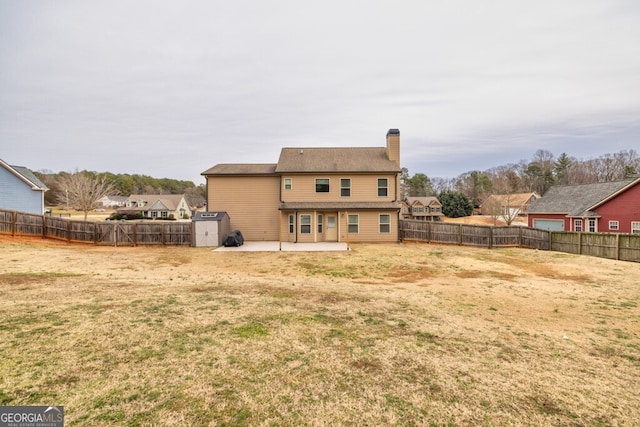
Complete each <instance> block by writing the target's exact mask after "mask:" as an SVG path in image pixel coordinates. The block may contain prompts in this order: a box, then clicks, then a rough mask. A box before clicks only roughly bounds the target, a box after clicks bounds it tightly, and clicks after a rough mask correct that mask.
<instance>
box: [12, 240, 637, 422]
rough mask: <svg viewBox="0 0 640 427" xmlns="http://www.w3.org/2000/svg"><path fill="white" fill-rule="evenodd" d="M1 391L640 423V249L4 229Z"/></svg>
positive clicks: (95, 403) (109, 408) (219, 405)
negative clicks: (255, 247) (246, 248)
mask: <svg viewBox="0 0 640 427" xmlns="http://www.w3.org/2000/svg"><path fill="white" fill-rule="evenodd" d="M0 267H1V269H0V295H1V298H0V354H2V358H1V359H0V375H1V377H2V382H1V383H0V405H36V404H38V405H50V404H55V405H64V406H65V418H66V421H67V425H69V426H81V425H82V426H84V425H88V426H112V425H130V426H137V425H140V426H144V425H158V426H207V425H211V426H223V425H226V426H232V425H234V426H244V425H251V426H256V425H257V426H268V425H278V426H280V425H283V426H300V425H314V426H323V425H332V426H333V425H370V426H381V425H474V426H475V425H491V426H493V425H535V426H541V425H588V426H593V425H596V426H597V425H602V426H605V425H606V426H608V425H634V424H635V425H637V423H638V420H640V405H639V404H638V402H640V386H639V385H638V384H640V322H639V320H640V319H639V318H640V308H639V307H638V303H639V296H640V268H639V266H638V264H633V263H624V262H617V261H611V260H605V259H598V258H589V257H583V256H574V255H567V254H561V253H554V252H542V251H532V250H525V249H493V250H487V249H474V248H467V247H458V246H440V245H427V244H402V245H396V244H384V245H353V250H352V251H350V252H344V253H339V252H330V253H319V252H315V253H299V252H291V253H256V252H246V253H237V252H233V253H230V252H222V253H217V252H213V251H212V250H211V249H208V248H177V247H167V248H158V247H153V248H144V247H136V248H111V247H96V246H90V245H87V246H85V245H69V244H66V243H62V242H54V241H44V240H41V239H28V240H25V239H13V238H11V237H7V236H0Z"/></svg>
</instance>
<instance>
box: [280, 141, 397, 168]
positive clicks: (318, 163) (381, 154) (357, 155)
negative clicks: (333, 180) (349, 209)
mask: <svg viewBox="0 0 640 427" xmlns="http://www.w3.org/2000/svg"><path fill="white" fill-rule="evenodd" d="M275 171H276V172H278V173H312V172H319V173H336V172H337V173H341V172H355V173H358V172H359V173H367V172H385V173H387V172H388V173H396V172H399V171H400V168H399V167H398V165H397V164H396V162H394V161H391V160H389V158H388V156H387V150H386V148H364V147H361V148H358V147H351V148H283V149H282V151H281V152H280V158H279V160H278V164H277V166H276V169H275Z"/></svg>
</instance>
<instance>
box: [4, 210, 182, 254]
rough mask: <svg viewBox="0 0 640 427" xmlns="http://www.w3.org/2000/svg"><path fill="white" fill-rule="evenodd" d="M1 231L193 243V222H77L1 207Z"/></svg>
mask: <svg viewBox="0 0 640 427" xmlns="http://www.w3.org/2000/svg"><path fill="white" fill-rule="evenodd" d="M0 233H2V234H11V235H24V236H42V237H44V238H51V239H58V240H66V241H68V242H82V243H94V244H98V245H112V246H123V245H129V246H135V245H183V246H190V245H191V236H192V223H191V222H173V221H171V222H163V221H157V220H156V221H136V222H125V221H109V222H106V221H105V222H89V221H74V220H69V219H65V218H57V217H50V216H46V215H35V214H29V213H24V212H15V211H3V210H0Z"/></svg>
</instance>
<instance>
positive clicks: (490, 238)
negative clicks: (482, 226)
mask: <svg viewBox="0 0 640 427" xmlns="http://www.w3.org/2000/svg"><path fill="white" fill-rule="evenodd" d="M492 247H493V227H489V249H491V248H492Z"/></svg>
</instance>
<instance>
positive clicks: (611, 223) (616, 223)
mask: <svg viewBox="0 0 640 427" xmlns="http://www.w3.org/2000/svg"><path fill="white" fill-rule="evenodd" d="M609 230H614V231H618V230H620V221H617V220H611V221H609Z"/></svg>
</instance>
